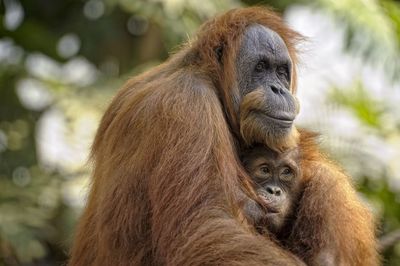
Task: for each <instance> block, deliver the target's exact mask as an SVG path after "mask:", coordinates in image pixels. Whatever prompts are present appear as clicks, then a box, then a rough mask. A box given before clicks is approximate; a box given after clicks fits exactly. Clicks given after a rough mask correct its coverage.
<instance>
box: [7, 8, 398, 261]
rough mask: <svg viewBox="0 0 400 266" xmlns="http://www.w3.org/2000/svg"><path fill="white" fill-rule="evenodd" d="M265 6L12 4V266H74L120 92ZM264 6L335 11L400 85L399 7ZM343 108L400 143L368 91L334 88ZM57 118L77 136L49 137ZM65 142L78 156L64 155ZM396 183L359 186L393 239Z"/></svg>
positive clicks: (377, 180)
mask: <svg viewBox="0 0 400 266" xmlns="http://www.w3.org/2000/svg"><path fill="white" fill-rule="evenodd" d="M253 4H260V1H251V0H244V1H239V0H228V1H204V0H203V1H195V0H188V1H173V0H148V1H145V0H136V1H130V0H89V1H83V0H81V1H72V0H64V1H50V0H36V1H28V0H19V1H18V0H0V265H59V264H62V263H64V262H65V261H66V259H67V256H68V249H69V245H70V242H71V238H72V230H73V227H74V225H75V223H76V220H77V217H78V215H79V212H80V209H81V206H82V194H83V195H84V194H85V193H84V192H85V191H84V188H83V187H85V185H86V184H87V180H88V177H89V175H90V174H89V172H90V171H89V170H88V167H85V165H84V163H79V162H81V161H84V158H85V156H86V155H87V150H88V148H89V146H90V141H91V139H92V138H93V133H94V130H95V126H94V128H93V126H92V127H91V126H90V125H91V123H93V124H94V125H96V123H97V122H98V120H99V118H100V116H101V113H102V111H103V110H104V108H105V106H106V105H107V102H108V101H109V100H110V98H111V97H112V95H113V94H114V92H115V89H117V88H118V87H119V86H120V85H121V84H122V83H123V81H124V80H126V79H127V78H128V77H129V76H131V75H133V74H135V73H138V72H141V71H143V70H144V69H146V68H148V67H150V66H153V65H155V64H157V63H159V62H161V61H163V60H165V59H166V58H167V57H168V54H169V53H170V52H172V51H174V50H175V49H178V47H179V46H178V45H179V44H180V43H181V42H183V41H186V40H187V39H188V38H189V36H191V34H192V33H193V32H195V30H196V29H197V27H198V26H199V25H200V24H201V22H202V21H204V20H206V19H208V18H210V17H212V16H213V15H215V14H217V13H219V12H222V11H225V10H228V9H230V8H233V7H238V6H245V5H253ZM261 4H267V5H271V6H273V7H274V8H276V9H277V10H279V11H282V12H284V11H285V10H287V9H288V8H290V7H291V6H292V5H294V4H302V5H310V6H312V7H314V8H316V9H322V10H326V11H328V12H331V13H332V14H333V15H334V16H335V17H336V18H337V19H338V20H340V21H341V23H342V25H344V26H345V27H346V28H347V31H346V32H347V34H348V38H347V42H348V49H349V51H350V52H352V53H355V54H361V56H362V57H363V58H364V59H365V61H366V62H373V63H379V64H383V65H384V66H385V69H386V73H387V76H388V78H390V79H393V80H396V78H397V79H398V78H399V76H398V75H397V76H396V74H398V73H399V70H400V60H399V58H400V57H399V53H400V45H399V44H400V3H399V2H398V1H386V0H385V1H372V0H371V1H362V0H348V1H344V0H341V1H328V0H319V1H306V0H303V1H289V0H287V1H262V3H261ZM360 36H362V37H360ZM331 100H332V102H335V103H337V104H338V105H339V106H341V108H344V109H347V110H349V111H350V112H353V113H354V114H355V115H356V117H357V118H358V119H359V121H360V123H362V124H364V125H365V126H366V127H367V128H371V130H374V131H375V132H379V134H378V135H379V137H380V138H382V139H389V138H390V139H396V140H399V139H400V133H399V128H400V123H399V119H400V117H399V116H396V119H397V120H394V121H393V120H392V121H391V123H392V126H391V127H388V126H387V120H385V115H384V114H385V112H386V111H387V106H386V105H385V102H382V101H378V100H376V99H374V98H373V97H372V96H371V95H369V92H368V91H367V90H366V89H365V88H364V85H363V84H362V83H361V82H360V83H355V84H354V86H351V88H348V89H346V90H343V88H341V89H337V88H334V89H333V90H332V94H331ZM50 118H52V119H56V121H58V120H57V119H61V120H62V122H63V123H64V124H65V125H66V126H65V127H64V128H63V127H62V126H61V125H60V124H56V126H55V127H54V126H53V127H51V128H50V129H47V130H48V131H46V130H45V129H46V128H49V124H48V122H46V121H48V119H50ZM90 121H92V122H90ZM53 124H54V121H53ZM82 125H83V127H82ZM60 128H61V129H60ZM82 128H83V129H82ZM43 130H44V131H45V132H47V133H46V134H45V133H43ZM58 132H61V133H62V134H63V137H64V139H63V141H64V142H65V143H67V144H68V143H73V145H72V144H71V146H73V147H74V149H72V150H68V147H67V148H65V147H64V150H63V149H61V148H60V147H58V146H57V142H55V141H54V138H57V136H58V137H60V135H61V133H58ZM64 134H65V136H64ZM67 146H68V145H67ZM82 150H83V152H82ZM49 151H50V152H49ZM85 152H86V153H85ZM331 152H332V153H333V157H336V158H337V159H338V160H345V159H344V158H346V157H341V156H340V155H339V154H340V153H339V152H337V153H336V155H337V156H335V150H334V149H333V150H332V151H331ZM82 153H83V155H82ZM79 156H81V157H82V156H83V159H82V158H80V157H79ZM399 159H400V158H399ZM346 160H347V159H346ZM349 160H351V158H350V159H349ZM372 163H373V162H372ZM389 176H390V175H389V174H387V175H386V174H385V173H383V174H382V176H378V177H377V176H369V173H368V172H365V173H363V174H362V175H361V177H359V178H358V181H357V182H358V187H359V188H360V192H361V193H362V194H363V195H364V196H365V197H366V198H367V199H368V200H369V201H370V202H371V203H372V205H373V206H374V207H375V208H376V209H377V211H376V212H377V215H378V216H379V218H380V220H379V222H380V224H381V233H384V234H386V233H389V232H391V231H393V230H395V229H397V228H400V203H399V202H400V198H399V195H398V193H397V191H396V190H395V189H393V187H392V186H391V183H390V177H389ZM397 176H399V175H397ZM77 195H80V197H81V198H80V200H79V199H77V198H78V196H77ZM384 255H385V257H384V258H385V263H386V265H400V245H398V244H397V245H393V246H391V247H389V248H388V249H386V250H385V252H384Z"/></svg>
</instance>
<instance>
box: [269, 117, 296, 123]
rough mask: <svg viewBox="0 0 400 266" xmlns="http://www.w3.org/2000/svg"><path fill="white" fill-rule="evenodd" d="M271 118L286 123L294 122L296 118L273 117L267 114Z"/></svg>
mask: <svg viewBox="0 0 400 266" xmlns="http://www.w3.org/2000/svg"><path fill="white" fill-rule="evenodd" d="M265 116H266V117H268V118H269V119H271V120H274V121H277V122H279V123H285V124H292V123H293V120H294V119H288V118H281V117H273V116H269V115H265Z"/></svg>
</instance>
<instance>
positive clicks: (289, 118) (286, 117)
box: [255, 110, 296, 125]
mask: <svg viewBox="0 0 400 266" xmlns="http://www.w3.org/2000/svg"><path fill="white" fill-rule="evenodd" d="M255 112H256V113H257V114H260V115H262V116H264V117H266V118H267V119H269V120H273V121H276V122H278V123H284V124H290V125H291V124H293V121H294V119H295V118H296V116H293V115H290V114H282V115H281V116H271V115H269V114H266V113H265V112H264V111H260V110H255Z"/></svg>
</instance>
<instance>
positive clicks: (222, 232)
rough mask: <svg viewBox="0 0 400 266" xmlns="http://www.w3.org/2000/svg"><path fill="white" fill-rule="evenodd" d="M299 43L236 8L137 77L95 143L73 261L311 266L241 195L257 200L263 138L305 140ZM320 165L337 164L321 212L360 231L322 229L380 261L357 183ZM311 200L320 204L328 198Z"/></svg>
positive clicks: (314, 167)
mask: <svg viewBox="0 0 400 266" xmlns="http://www.w3.org/2000/svg"><path fill="white" fill-rule="evenodd" d="M299 40H301V36H300V35H299V34H297V33H296V32H294V31H293V30H291V29H289V28H288V27H287V26H285V24H284V23H283V22H282V20H281V19H280V18H279V17H278V16H277V15H276V14H274V13H273V12H271V11H269V10H267V9H264V8H259V7H256V8H246V9H235V10H231V11H229V12H227V13H225V14H223V15H221V16H219V17H217V18H215V19H213V20H210V21H208V22H206V23H205V24H204V25H203V26H202V28H201V29H200V31H199V33H198V35H197V38H196V39H195V40H193V41H192V42H191V43H190V44H187V45H186V46H185V47H184V48H182V50H181V51H179V52H178V53H177V54H175V55H174V56H172V57H171V58H170V59H169V60H168V61H167V62H166V63H164V64H162V65H160V66H158V67H156V68H154V69H152V70H150V71H148V72H146V73H144V74H141V75H139V76H137V77H134V78H133V79H131V80H129V81H128V82H127V83H126V85H125V86H124V87H123V88H122V89H121V90H120V91H119V93H118V94H117V95H116V97H115V98H114V100H113V101H112V103H111V105H110V106H109V108H108V110H107V111H106V112H105V114H104V117H103V119H102V121H101V123H100V127H99V129H98V132H97V136H96V139H95V141H94V144H93V150H92V156H93V160H94V173H93V175H94V176H93V184H92V188H91V191H90V194H89V198H88V203H87V206H86V209H85V210H84V213H83V216H82V218H81V220H80V224H79V227H78V229H77V233H76V237H75V243H74V245H73V248H72V257H71V260H70V265H304V263H303V262H302V261H301V260H300V259H298V258H297V257H296V256H295V255H293V254H292V253H291V252H289V251H286V250H285V249H283V248H281V247H279V246H278V245H277V244H276V243H274V241H272V240H270V239H268V238H266V237H263V236H261V235H258V234H257V233H256V232H255V230H251V228H250V227H249V226H248V224H246V223H243V221H242V220H241V218H242V217H243V215H242V214H243V212H242V210H241V208H240V207H241V205H240V203H241V202H243V201H246V200H248V199H249V198H252V199H254V200H257V201H259V199H258V198H257V195H256V193H255V192H254V189H253V188H252V186H251V182H250V179H249V177H248V176H247V174H246V172H245V171H244V169H243V167H242V166H241V163H240V160H239V157H238V152H239V150H240V149H241V148H243V147H245V146H246V145H251V144H253V143H265V144H267V145H268V146H270V147H273V148H275V149H285V148H287V147H290V146H292V145H295V144H296V142H297V140H298V134H297V131H296V130H295V128H294V127H293V125H292V122H293V119H294V118H295V116H296V114H297V111H298V106H297V103H296V100H295V98H294V96H293V95H292V93H293V92H294V90H295V80H296V75H295V64H296V51H295V44H296V42H297V41H299ZM321 164H322V166H320V163H319V161H318V160H317V161H315V162H314V163H313V164H311V163H310V164H306V165H305V166H304V167H308V168H307V171H310V172H318V171H321V169H323V171H326V172H327V173H326V174H327V176H328V178H327V180H325V179H322V178H321V179H320V180H318V181H317V182H316V184H315V185H314V186H313V193H315V195H320V194H321V193H323V194H325V195H326V199H327V200H328V202H332V203H329V204H330V207H331V210H330V211H325V212H324V214H327V215H329V216H328V217H325V216H324V217H322V218H323V219H327V220H328V221H331V220H333V219H334V217H336V216H343V217H350V216H351V215H355V216H354V217H356V218H357V220H356V219H354V220H353V219H351V220H349V221H347V223H346V224H341V226H345V225H346V226H348V227H355V229H354V230H353V231H350V230H349V229H348V228H343V229H342V228H340V230H342V231H343V232H346V233H347V234H344V233H343V234H342V233H340V232H339V233H337V232H336V231H334V230H337V229H338V228H337V227H332V228H320V230H321V231H320V232H326V233H327V234H328V235H327V238H326V240H327V241H334V242H333V243H336V242H338V243H342V242H344V240H350V241H349V242H348V243H349V245H348V246H343V248H347V250H345V251H343V252H345V254H347V252H348V251H350V252H356V253H357V254H355V255H356V256H358V255H360V256H361V255H363V256H365V257H368V258H371V260H373V259H374V255H375V253H374V246H373V226H372V224H371V223H370V221H369V215H368V212H366V211H365V209H364V208H363V207H362V206H361V205H360V204H359V202H358V201H357V199H356V197H355V195H354V191H353V189H352V188H351V186H349V185H347V184H348V183H347V179H346V181H344V183H343V184H339V185H338V186H339V187H340V189H334V190H332V191H331V190H330V189H329V188H330V186H331V184H330V182H331V180H332V179H336V176H337V179H343V178H342V174H341V173H340V172H339V171H337V170H336V168H335V167H334V166H331V165H329V164H328V163H325V162H321ZM336 198H338V199H337V200H336ZM313 199H314V198H313V197H311V198H310V202H309V204H310V206H311V209H312V210H315V209H316V208H315V206H314V207H313V205H314V204H322V205H323V204H325V202H324V201H325V198H324V199H322V201H323V202H318V203H317V202H313V201H314V200H313ZM316 199H317V200H318V201H320V200H321V198H320V197H317V198H316ZM336 203H338V204H337V205H336ZM307 204H308V203H307ZM326 204H328V203H326ZM339 204H340V205H339ZM302 207H304V208H305V209H307V206H302ZM359 214H362V215H364V214H366V217H362V218H361V219H358V218H359V216H360V215H359ZM311 218H312V217H311ZM312 225H315V226H316V227H318V226H319V224H312ZM336 236H338V237H340V239H338V240H337V241H336V240H335V239H334V238H333V237H336ZM363 241H366V242H363ZM299 244H302V243H300V242H299Z"/></svg>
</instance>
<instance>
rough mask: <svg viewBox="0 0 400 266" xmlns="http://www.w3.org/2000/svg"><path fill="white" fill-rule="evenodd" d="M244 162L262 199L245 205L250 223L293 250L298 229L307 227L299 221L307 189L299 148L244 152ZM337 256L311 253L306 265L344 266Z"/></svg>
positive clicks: (324, 251)
mask: <svg viewBox="0 0 400 266" xmlns="http://www.w3.org/2000/svg"><path fill="white" fill-rule="evenodd" d="M242 161H243V164H244V167H245V169H246V170H247V171H248V173H249V175H250V177H251V178H252V180H253V182H254V185H255V186H256V192H257V194H258V196H259V199H260V202H259V203H257V202H255V201H250V200H249V201H247V202H246V203H245V206H244V212H245V215H246V217H247V219H248V220H249V221H250V223H252V224H253V225H254V226H255V228H256V230H257V231H258V232H259V233H261V234H264V235H269V236H272V238H273V239H275V240H276V241H277V242H278V243H279V244H280V245H281V246H282V247H284V248H285V249H288V250H293V247H292V244H293V243H292V239H291V238H292V236H293V235H296V234H297V232H294V230H295V226H294V225H295V224H296V222H300V223H303V222H302V221H297V219H301V218H298V215H297V213H296V212H297V209H298V206H299V204H300V203H299V202H300V201H301V200H302V196H303V195H302V194H303V191H304V189H305V184H304V181H303V177H302V173H301V165H300V161H301V159H300V151H299V148H298V147H296V148H293V149H289V150H286V151H284V152H276V151H273V150H271V149H269V148H267V147H265V146H256V147H254V148H252V149H249V150H247V151H245V152H244V154H243V155H242ZM260 203H261V205H262V206H260ZM297 251H299V250H298V248H297ZM298 253H299V254H298V255H301V254H302V253H303V251H302V250H300V252H298ZM334 254H335V252H334V250H333V249H322V250H320V251H314V252H311V257H309V258H308V259H307V260H306V261H307V263H308V265H312V266H334V265H344V264H341V263H338V261H336V259H335V255H334Z"/></svg>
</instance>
